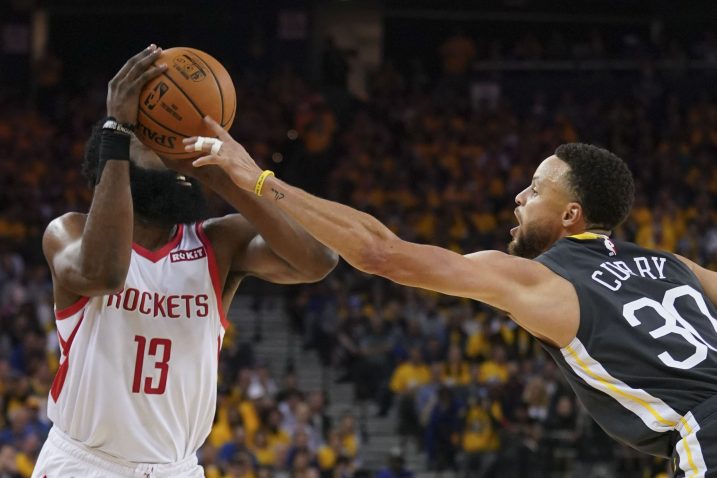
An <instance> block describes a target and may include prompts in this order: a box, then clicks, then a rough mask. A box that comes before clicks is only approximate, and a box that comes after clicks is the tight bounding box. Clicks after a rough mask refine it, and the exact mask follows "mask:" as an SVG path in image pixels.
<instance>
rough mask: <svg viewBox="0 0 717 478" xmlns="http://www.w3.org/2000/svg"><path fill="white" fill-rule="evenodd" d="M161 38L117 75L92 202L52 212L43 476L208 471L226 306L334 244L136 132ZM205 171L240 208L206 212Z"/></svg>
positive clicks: (93, 168) (321, 269)
mask: <svg viewBox="0 0 717 478" xmlns="http://www.w3.org/2000/svg"><path fill="white" fill-rule="evenodd" d="M160 53H161V49H160V48H157V47H156V46H154V45H151V46H150V47H148V48H147V49H145V50H144V51H142V52H140V53H139V54H137V55H135V56H134V57H132V58H131V59H130V60H129V61H128V62H127V63H126V64H125V65H124V66H123V67H122V69H121V70H120V71H119V72H118V73H117V75H116V76H115V77H114V78H113V79H112V81H111V82H110V84H109V90H108V96H107V111H108V115H109V118H108V119H107V120H105V121H103V122H102V123H101V127H100V128H97V129H96V130H95V131H94V132H93V136H92V138H91V139H90V141H89V142H88V150H87V153H86V158H85V163H84V165H83V172H84V173H85V175H86V176H87V177H88V179H90V181H91V183H92V184H93V185H94V192H93V198H92V205H91V207H90V211H89V213H88V214H80V213H68V214H65V215H64V216H61V217H59V218H57V219H55V220H54V221H52V222H51V223H50V225H49V226H48V227H47V230H46V232H45V235H44V237H43V250H44V253H45V256H46V258H47V261H48V263H49V265H50V269H51V271H52V280H53V286H54V296H55V307H56V321H57V332H58V336H59V340H60V345H61V349H62V350H61V359H60V367H59V370H58V372H57V376H56V377H55V381H54V383H53V385H52V389H51V392H50V397H49V404H48V414H49V417H50V418H51V419H52V421H53V428H52V430H51V431H50V435H49V437H48V439H47V442H46V443H45V445H44V446H43V449H42V452H41V453H40V456H39V458H38V461H37V465H36V467H35V471H34V474H33V477H38V478H68V477H75V478H80V477H82V478H120V477H142V478H150V477H152V478H154V477H156V478H161V477H167V478H170V477H171V478H177V477H202V476H204V473H203V470H202V468H201V466H199V465H198V464H197V457H196V451H197V449H198V448H199V447H200V446H201V445H202V443H203V442H204V440H205V439H206V437H207V435H208V434H209V432H210V428H211V424H212V420H213V417H214V412H215V406H216V404H215V402H216V388H217V387H216V382H217V365H218V356H219V351H220V349H221V345H222V338H223V335H224V331H225V329H226V327H227V326H228V323H227V321H226V318H225V314H226V311H227V308H228V306H229V304H230V302H231V299H232V296H233V295H234V293H235V291H236V289H237V287H238V286H239V283H240V282H241V280H242V278H243V277H245V276H247V275H252V276H255V277H259V278H262V279H265V280H268V281H271V282H277V283H296V282H308V281H316V280H319V279H321V278H323V277H324V276H325V275H326V274H327V273H328V272H329V271H330V270H331V269H332V268H333V267H334V266H335V264H336V260H337V257H336V256H335V254H333V253H332V252H331V251H329V250H328V249H327V248H325V247H324V246H323V245H321V244H320V243H319V242H317V241H316V240H314V239H313V238H311V237H310V236H309V235H308V234H307V233H306V232H305V231H304V230H303V229H302V228H301V227H299V226H298V225H297V224H296V223H295V222H293V221H292V220H290V219H288V217H287V216H285V215H284V214H283V213H281V212H280V211H279V210H278V209H276V208H272V207H267V206H266V205H262V204H260V203H259V202H258V201H256V200H255V199H254V198H253V197H252V195H250V194H247V193H245V192H243V191H241V190H239V189H238V188H237V187H236V186H235V185H234V184H233V183H232V182H231V180H230V179H229V178H228V177H227V176H226V175H225V173H223V172H222V171H221V170H220V169H219V168H216V169H214V170H212V171H208V172H207V173H206V174H205V173H201V174H195V176H196V177H195V178H192V177H187V176H183V175H182V174H179V173H177V172H175V171H171V170H169V169H167V167H166V166H165V164H164V163H163V162H162V160H161V159H160V158H159V157H158V156H157V155H155V154H154V153H153V152H152V151H151V150H149V149H148V148H146V147H145V146H143V145H142V144H141V143H140V142H139V141H137V140H136V138H134V137H133V136H132V134H131V127H132V125H133V124H134V123H135V122H136V118H137V108H138V104H139V100H138V95H139V92H140V90H141V88H142V86H143V85H144V84H145V83H146V82H147V81H149V80H150V79H151V78H153V77H155V76H157V75H158V74H160V73H161V72H162V71H163V70H164V69H165V68H166V66H165V65H161V66H153V61H154V60H155V59H156V58H157V57H158V56H159V54H160ZM199 182H202V183H203V184H204V185H205V186H207V187H210V188H211V189H213V190H214V191H215V192H216V193H218V194H219V195H220V196H222V197H223V198H224V199H225V200H226V201H227V202H229V203H230V204H231V205H233V206H234V207H236V209H237V210H239V211H241V215H238V214H235V215H229V216H225V217H220V218H214V219H210V220H206V221H204V222H201V221H200V219H201V217H202V209H203V199H202V195H201V191H200V189H199Z"/></svg>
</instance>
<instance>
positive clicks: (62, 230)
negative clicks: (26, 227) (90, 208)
mask: <svg viewBox="0 0 717 478" xmlns="http://www.w3.org/2000/svg"><path fill="white" fill-rule="evenodd" d="M86 222H87V214H84V213H80V212H68V213H65V214H63V215H62V216H58V217H56V218H55V219H53V220H52V221H50V223H49V224H48V225H47V227H46V228H45V234H44V236H43V237H44V238H46V239H53V238H58V239H59V238H66V237H74V236H79V235H81V234H82V231H83V230H84V228H85V223H86Z"/></svg>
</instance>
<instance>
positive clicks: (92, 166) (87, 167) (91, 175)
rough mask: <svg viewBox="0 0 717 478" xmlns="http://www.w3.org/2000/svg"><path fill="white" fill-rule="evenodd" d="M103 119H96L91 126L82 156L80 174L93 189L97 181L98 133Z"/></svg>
mask: <svg viewBox="0 0 717 478" xmlns="http://www.w3.org/2000/svg"><path fill="white" fill-rule="evenodd" d="M103 124H104V120H101V121H98V122H97V123H95V124H94V126H92V134H90V139H88V140H87V143H85V157H84V158H82V170H81V171H82V176H84V177H85V179H87V185H88V186H89V187H90V189H94V187H95V184H96V183H97V165H98V164H99V162H100V133H101V132H102V125H103Z"/></svg>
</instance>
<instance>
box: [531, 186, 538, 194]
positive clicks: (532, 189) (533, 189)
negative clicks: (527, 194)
mask: <svg viewBox="0 0 717 478" xmlns="http://www.w3.org/2000/svg"><path fill="white" fill-rule="evenodd" d="M530 190H531V191H533V194H538V190H537V189H535V188H534V187H533V188H530Z"/></svg>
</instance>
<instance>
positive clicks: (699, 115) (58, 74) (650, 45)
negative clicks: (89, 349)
mask: <svg viewBox="0 0 717 478" xmlns="http://www.w3.org/2000/svg"><path fill="white" fill-rule="evenodd" d="M150 42H155V43H157V44H159V45H161V46H163V47H165V48H167V47H171V46H179V45H184V46H191V47H195V48H199V49H202V50H205V51H207V52H209V53H211V54H212V55H214V56H215V57H216V58H218V59H219V60H220V61H221V62H223V63H224V64H225V65H226V66H227V68H228V70H229V72H230V73H231V74H232V77H233V79H234V82H235V86H236V88H237V93H238V114H237V117H236V120H235V123H234V126H233V128H232V130H231V132H232V134H233V135H234V137H235V138H237V139H238V140H239V141H240V142H242V143H243V144H244V145H245V146H246V147H247V149H248V150H249V151H250V152H251V154H252V155H253V156H254V157H255V158H257V159H258V160H259V162H260V163H261V164H263V165H264V166H265V167H271V168H272V169H274V170H275V171H276V172H277V175H278V176H280V177H282V178H285V179H287V180H288V181H289V182H291V183H294V184H297V185H300V186H302V187H304V188H306V189H308V190H309V191H311V192H314V193H316V194H319V195H322V196H325V197H329V198H332V199H336V200H339V201H342V202H346V203H348V204H351V205H353V206H355V207H358V208H359V209H362V210H364V211H367V212H370V213H372V214H374V215H376V216H377V217H379V218H380V219H381V220H382V221H384V222H386V223H387V224H389V225H390V226H391V227H392V228H393V229H394V230H395V231H396V232H397V233H398V234H399V235H400V236H401V237H403V238H405V239H410V240H414V241H420V242H429V243H434V244H438V245H442V246H445V247H450V248H452V249H455V250H457V251H461V252H469V251H473V250H477V249H482V248H497V249H501V250H502V249H504V248H505V245H506V242H507V240H508V229H509V228H510V227H511V225H512V223H513V214H512V209H513V198H514V196H515V194H516V192H518V191H519V190H520V189H522V188H523V187H524V185H525V184H527V182H529V177H530V174H532V171H533V168H534V167H535V166H536V165H537V164H538V162H539V161H540V160H541V159H543V158H544V157H546V156H548V155H550V154H551V153H552V151H553V150H554V148H555V147H556V146H557V145H558V144H560V143H562V142H568V141H575V140H579V141H584V142H591V143H596V144H600V145H603V146H605V147H608V148H609V149H611V150H613V151H614V152H616V153H618V154H619V155H621V156H622V157H623V158H624V159H626V160H627V161H628V163H629V164H630V166H631V168H632V170H633V172H634V174H635V177H636V180H637V185H638V188H637V200H636V204H635V209H634V212H633V214H632V216H631V217H630V219H629V220H628V222H627V223H626V224H625V225H624V227H622V228H621V229H620V230H619V231H618V233H617V235H618V236H619V237H621V238H627V239H630V240H634V241H636V242H638V243H639V244H641V245H645V246H649V247H657V248H661V249H666V250H669V251H676V252H679V253H681V254H684V255H686V256H687V257H690V258H692V259H694V260H696V261H697V262H699V263H701V264H703V265H706V266H709V267H711V268H713V269H714V268H716V267H717V220H716V219H717V217H716V214H715V207H714V206H715V197H716V196H717V161H716V159H717V157H716V154H717V149H716V148H717V103H716V101H717V99H716V98H715V87H714V85H715V80H716V79H717V78H716V76H717V75H716V73H717V8H715V7H714V5H713V2H711V1H691V2H689V5H688V4H687V2H680V3H677V2H670V1H666V0H659V1H653V2H639V1H633V0H622V1H607V0H602V1H597V0H590V1H587V0H586V1H580V2H575V1H562V0H560V1H538V0H490V1H484V2H476V1H467V0H466V1H458V0H454V1H451V0H444V1H430V0H411V1H408V0H405V1H399V0H386V1H384V2H378V1H368V0H366V1H358V0H343V1H339V0H323V1H319V0H317V1H310V0H304V1H302V0H295V1H292V0H286V1H272V0H267V1H261V0H246V1H245V0H241V1H229V0H226V1H199V0H186V1H146V0H145V1H137V0H125V1H123V2H99V1H70V0H58V1H49V0H48V1H44V2H43V1H33V0H9V1H3V2H0V411H1V412H2V413H1V414H0V446H1V449H0V477H18V476H19V477H28V476H29V474H30V472H31V470H32V464H33V461H34V459H35V457H36V456H37V453H38V451H39V449H40V447H41V445H42V443H43V441H44V438H45V437H46V434H47V431H48V427H49V424H48V421H47V419H46V416H45V405H46V400H47V398H46V397H47V391H48V388H49V386H50V384H51V381H52V377H53V374H54V371H55V370H56V368H57V358H58V351H57V340H56V335H55V333H54V325H53V320H52V297H51V286H50V282H49V277H48V271H47V268H46V265H45V263H44V261H43V259H42V254H41V250H40V237H41V234H42V231H43V230H44V227H45V226H46V225H47V223H48V222H49V221H50V220H51V219H52V218H54V217H56V216H58V215H60V214H62V213H64V212H67V211H86V209H87V206H88V204H89V201H90V199H91V197H90V192H89V190H88V189H87V187H86V184H85V181H84V180H83V178H82V177H81V176H80V162H81V158H82V154H83V147H84V142H85V141H86V139H87V137H88V134H89V129H90V126H91V124H92V123H94V122H95V121H97V120H98V119H100V118H102V117H103V115H104V100H105V94H106V91H105V90H106V84H107V82H108V80H109V79H110V77H111V76H112V75H113V74H114V72H115V71H116V70H117V69H118V68H119V67H120V66H121V65H122V63H123V62H124V61H125V60H126V59H127V58H128V57H129V56H131V55H132V54H133V53H134V52H136V51H138V50H140V49H141V48H143V47H145V46H146V45H147V44H149V43H150ZM212 204H213V208H214V212H215V213H216V214H223V213H226V212H228V211H229V209H228V208H227V206H226V205H224V204H223V203H222V202H221V201H219V200H217V199H216V198H214V200H213V201H212ZM229 318H230V320H231V322H232V323H233V324H234V325H235V327H233V328H232V330H231V332H230V334H229V335H228V337H227V341H226V345H225V348H224V350H223V351H222V356H221V367H220V398H219V403H218V413H217V419H216V424H215V427H214V430H213V432H212V434H211V436H210V437H209V439H208V441H207V443H206V444H205V446H204V447H203V448H202V449H201V451H200V459H201V461H202V463H204V464H205V467H206V470H207V476H208V477H209V478H229V477H232V478H239V477H241V478H245V477H263V476H295V477H314V476H322V477H346V476H380V477H389V476H402V477H404V476H405V477H407V476H477V477H480V476H486V477H536V478H540V477H546V478H548V477H569V476H581V477H584V478H587V477H598V476H599V477H645V478H647V477H656V476H669V473H668V471H667V464H666V463H664V462H661V461H659V460H654V459H651V458H649V457H646V456H642V455H639V454H637V453H635V452H633V451H631V450H629V449H627V448H625V447H621V446H619V445H617V444H616V443H614V442H613V441H611V440H610V439H609V438H608V437H606V436H605V434H604V433H603V432H602V431H601V430H600V429H599V428H598V427H597V426H596V425H595V424H594V423H593V422H592V420H591V419H590V418H589V417H587V416H586V415H585V413H584V412H583V410H582V409H581V407H580V406H579V404H577V403H576V401H575V398H574V396H573V394H572V392H571V391H570V390H569V389H568V388H567V387H566V384H565V383H564V381H563V380H562V378H561V377H560V376H559V374H558V373H557V371H556V369H555V366H554V365H553V363H552V362H551V361H550V360H549V359H548V358H547V357H546V355H545V354H544V353H543V352H542V351H541V349H540V347H539V346H538V345H537V344H536V343H535V342H534V341H533V340H532V339H531V338H530V337H529V336H528V335H527V334H526V333H524V332H522V331H520V330H518V329H517V328H516V327H515V326H514V325H513V324H512V323H511V322H510V321H508V320H507V319H506V317H504V316H502V315H501V314H500V313H498V312H496V311H494V310H492V309H489V308H487V307H484V306H482V305H480V304H478V303H473V302H467V301H462V300H457V299H453V298H448V297H442V296H438V295H434V294H430V293H425V292H421V291H416V290H409V289H406V288H401V287H397V286H395V285H392V284H390V283H388V282H386V281H384V280H381V279H377V278H373V277H369V276H366V275H363V274H360V273H358V272H356V271H354V270H351V269H350V268H348V267H347V266H346V265H345V264H341V265H339V267H338V268H337V269H336V271H334V272H333V273H332V274H331V275H330V276H329V277H328V278H327V279H326V280H324V281H323V282H321V283H319V284H315V285H310V286H293V287H285V286H282V287H279V286H271V285H268V284H265V283H261V282H259V281H252V280H247V281H246V283H245V284H244V285H242V287H241V288H240V291H239V295H238V296H237V298H236V299H235V301H234V303H233V306H232V311H231V314H230V317H229ZM480 470H482V471H480Z"/></svg>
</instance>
